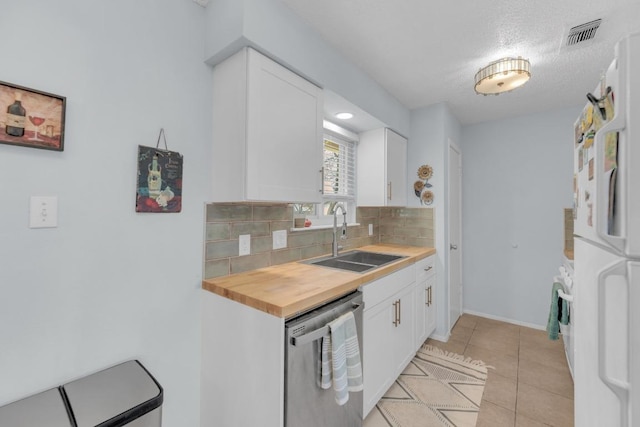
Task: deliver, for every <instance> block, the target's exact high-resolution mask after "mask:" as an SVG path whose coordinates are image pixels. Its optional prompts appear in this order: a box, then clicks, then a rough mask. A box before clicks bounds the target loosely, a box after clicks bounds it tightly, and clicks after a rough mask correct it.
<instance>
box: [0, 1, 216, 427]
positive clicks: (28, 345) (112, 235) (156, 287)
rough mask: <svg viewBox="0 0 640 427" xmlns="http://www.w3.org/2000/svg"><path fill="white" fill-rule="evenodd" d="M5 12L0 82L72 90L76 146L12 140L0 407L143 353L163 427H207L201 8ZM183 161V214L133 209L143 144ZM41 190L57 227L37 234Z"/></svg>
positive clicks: (1, 207)
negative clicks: (58, 148) (45, 146)
mask: <svg viewBox="0 0 640 427" xmlns="http://www.w3.org/2000/svg"><path fill="white" fill-rule="evenodd" d="M1 9H2V11H1V13H0V28H2V33H3V36H2V37H1V38H0V50H1V51H2V52H3V54H2V60H1V61H0V62H1V64H2V66H1V71H0V79H1V80H4V81H8V82H12V83H15V84H19V85H23V86H27V87H31V88H36V89H40V90H43V91H48V92H52V93H56V94H60V95H64V96H66V97H67V115H66V135H65V150H64V152H53V151H45V150H36V149H30V148H24V147H16V146H9V145H0V182H1V184H0V188H1V189H2V190H1V192H2V197H1V198H0V200H1V201H0V343H1V350H0V405H1V404H3V403H7V402H10V401H13V400H16V399H18V398H21V397H25V396H27V395H30V394H33V393H35V392H38V391H41V390H44V389H48V388H50V387H54V386H57V385H59V384H61V383H64V382H67V381H69V380H72V379H75V378H78V377H80V376H83V375H85V374H88V373H92V372H95V371H98V370H100V369H102V368H104V367H108V366H111V365H114V364H116V363H119V362H121V361H124V360H128V359H133V358H137V359H139V360H140V361H141V362H142V363H143V364H144V365H145V366H146V367H147V368H148V369H149V370H150V372H151V373H152V374H154V375H155V376H156V378H157V379H158V381H159V382H160V383H161V384H162V386H163V387H164V389H165V401H164V407H163V408H164V409H163V414H164V423H163V425H164V426H167V427H171V426H175V427H183V426H196V425H198V423H199V421H198V420H199V415H198V414H199V395H200V385H199V370H200V303H199V297H200V281H201V271H202V266H201V264H202V236H203V223H204V215H203V202H204V201H205V199H206V196H207V195H208V194H209V193H210V182H209V178H208V177H209V170H208V169H209V168H208V165H207V163H206V159H208V158H210V156H211V153H210V149H209V147H210V144H209V141H210V139H211V132H210V129H209V116H210V112H211V99H210V98H211V81H210V80H211V68H210V67H209V66H208V65H205V64H204V40H205V13H204V10H203V9H202V8H201V7H200V6H198V4H196V3H194V2H190V1H175V0H154V1H151V0H146V1H127V0H111V1H106V2H94V1H83V0H57V1H55V2H52V1H47V0H32V1H19V2H5V3H4V4H3V6H2V8H1ZM161 127H164V129H165V131H166V136H167V142H168V145H169V148H170V149H173V150H176V151H179V152H181V153H182V154H183V155H184V187H183V206H182V213H179V214H136V213H135V211H134V209H135V202H134V200H135V183H136V157H137V146H138V144H142V145H153V146H155V144H156V141H157V137H158V133H159V130H160V128H161ZM31 195H46V196H48V195H55V196H57V197H58V207H59V211H58V220H59V225H58V228H53V229H29V228H28V214H29V212H28V208H29V197H30V196H31Z"/></svg>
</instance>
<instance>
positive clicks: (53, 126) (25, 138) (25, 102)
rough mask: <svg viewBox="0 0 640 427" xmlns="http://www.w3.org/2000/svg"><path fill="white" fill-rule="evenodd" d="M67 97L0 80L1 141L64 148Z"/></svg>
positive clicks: (56, 148)
mask: <svg viewBox="0 0 640 427" xmlns="http://www.w3.org/2000/svg"><path fill="white" fill-rule="evenodd" d="M65 110H66V98H65V97H64V96H60V95H54V94H52V93H47V92H42V91H39V90H35V89H30V88H27V87H24V86H18V85H15V84H12V83H7V82H2V81H0V144H8V145H20V146H23V147H30V148H41V149H44V150H54V151H63V150H64V130H65V126H64V125H65V123H64V122H65Z"/></svg>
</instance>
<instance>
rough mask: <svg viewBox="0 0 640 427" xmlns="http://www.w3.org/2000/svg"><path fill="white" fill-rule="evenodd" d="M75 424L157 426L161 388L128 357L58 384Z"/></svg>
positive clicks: (158, 426)
mask: <svg viewBox="0 0 640 427" xmlns="http://www.w3.org/2000/svg"><path fill="white" fill-rule="evenodd" d="M61 389H62V392H63V394H64V395H65V396H66V398H67V401H68V404H69V410H70V413H71V414H72V416H73V418H74V420H75V423H76V424H75V425H76V426H77V427H94V426H100V427H121V426H127V427H160V426H161V425H162V400H163V391H162V387H161V386H160V384H158V382H157V381H156V380H155V378H153V376H151V374H150V373H149V372H147V370H146V369H145V368H144V367H143V366H142V365H141V364H140V362H138V361H137V360H132V361H129V362H125V363H122V364H120V365H116V366H114V367H112V368H109V369H105V370H103V371H100V372H97V373H95V374H92V375H89V376H87V377H84V378H80V379H79V380H76V381H73V382H70V383H67V384H65V385H63V386H62V387H61Z"/></svg>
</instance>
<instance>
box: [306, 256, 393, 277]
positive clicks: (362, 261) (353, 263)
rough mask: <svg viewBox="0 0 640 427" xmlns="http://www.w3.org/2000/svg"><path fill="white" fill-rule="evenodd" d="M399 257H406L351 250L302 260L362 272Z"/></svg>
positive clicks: (312, 263)
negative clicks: (330, 255)
mask: <svg viewBox="0 0 640 427" xmlns="http://www.w3.org/2000/svg"><path fill="white" fill-rule="evenodd" d="M401 258H406V257H404V256H401V255H389V254H380V253H377V252H365V251H352V252H347V253H344V254H342V255H338V256H337V257H323V258H316V259H312V260H308V261H303V262H304V263H305V264H311V265H319V266H322V267H330V268H337V269H340V270H348V271H355V272H358V273H364V272H365V271H369V270H371V269H374V268H378V267H381V266H383V265H385V264H389V263H390V262H393V261H397V260H399V259H401Z"/></svg>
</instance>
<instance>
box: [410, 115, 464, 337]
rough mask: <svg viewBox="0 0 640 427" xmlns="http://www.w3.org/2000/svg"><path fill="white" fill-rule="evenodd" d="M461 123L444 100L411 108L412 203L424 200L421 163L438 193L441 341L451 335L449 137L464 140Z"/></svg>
mask: <svg viewBox="0 0 640 427" xmlns="http://www.w3.org/2000/svg"><path fill="white" fill-rule="evenodd" d="M460 132H461V128H460V124H459V122H458V121H457V119H456V118H455V117H454V116H453V115H452V114H451V111H450V110H449V108H448V107H447V105H446V104H443V103H440V104H435V105H432V106H429V107H425V108H421V109H417V110H413V111H411V137H410V138H409V144H408V156H407V157H408V160H407V162H408V163H407V165H408V171H407V173H408V179H407V184H408V185H407V186H408V189H407V191H408V192H409V193H408V195H407V197H408V199H407V200H408V206H410V207H419V206H422V205H421V204H420V200H419V199H418V198H417V197H416V196H415V194H414V192H413V183H414V182H415V181H416V180H417V179H418V176H417V172H418V168H419V167H420V166H421V165H424V164H428V165H430V166H431V167H432V168H433V177H432V178H431V179H430V180H429V183H430V184H431V185H433V187H432V188H431V189H430V190H431V191H433V193H434V200H433V204H432V205H431V206H430V207H432V208H433V209H434V234H435V245H436V272H437V287H436V291H437V293H436V307H437V328H436V331H435V333H434V337H435V338H437V339H440V340H447V339H448V338H449V328H448V325H449V290H448V276H449V274H448V265H449V249H448V248H449V236H448V233H447V231H446V230H448V224H449V218H448V197H447V192H448V191H449V188H448V182H447V177H448V176H449V175H448V169H449V140H452V141H453V142H454V143H458V144H459V142H458V141H460Z"/></svg>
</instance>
